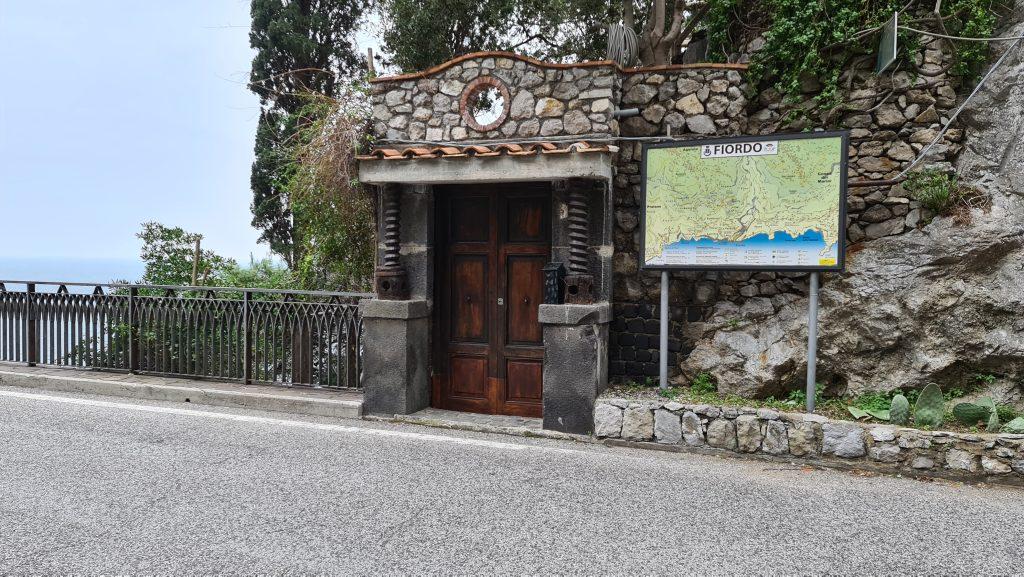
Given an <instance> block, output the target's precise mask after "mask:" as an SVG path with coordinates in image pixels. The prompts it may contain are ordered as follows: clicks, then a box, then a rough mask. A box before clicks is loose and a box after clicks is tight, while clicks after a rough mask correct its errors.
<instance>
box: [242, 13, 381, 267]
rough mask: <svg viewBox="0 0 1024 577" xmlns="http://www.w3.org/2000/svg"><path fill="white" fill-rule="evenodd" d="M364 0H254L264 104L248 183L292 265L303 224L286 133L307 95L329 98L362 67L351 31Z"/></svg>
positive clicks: (255, 68)
mask: <svg viewBox="0 0 1024 577" xmlns="http://www.w3.org/2000/svg"><path fill="white" fill-rule="evenodd" d="M365 7H366V3H365V2H364V1H363V0H252V4H251V15H252V28H251V29H250V32H249V43H250V45H251V46H252V47H253V48H254V49H255V50H256V55H255V57H254V58H253V62H252V71H251V75H250V87H251V89H252V90H253V92H255V93H256V94H258V95H259V97H260V103H261V105H262V110H261V112H260V119H259V126H258V127H257V133H256V145H255V152H256V160H255V161H254V162H253V166H252V175H251V180H250V184H251V187H252V192H253V203H252V207H251V208H252V213H253V221H252V224H253V226H254V227H256V228H258V229H259V230H260V231H261V235H260V241H261V242H266V243H268V244H269V245H270V248H271V250H273V251H274V252H275V253H277V254H279V255H281V257H282V258H284V260H285V261H286V262H287V263H288V265H289V266H290V267H292V268H295V267H296V266H297V265H298V263H299V261H300V260H301V252H302V249H301V247H302V238H301V237H302V231H301V224H300V223H297V222H296V219H295V217H294V214H293V212H292V209H291V202H290V200H291V199H290V198H289V197H288V191H287V187H286V186H284V183H285V180H286V178H287V175H286V173H287V171H288V163H289V160H290V157H291V154H290V151H289V140H290V139H291V138H292V137H293V135H294V133H295V130H296V126H299V125H300V124H302V119H301V118H297V117H296V115H297V114H298V113H299V111H300V110H301V109H302V107H303V105H304V100H303V94H308V93H314V94H320V95H324V96H328V97H331V96H333V95H334V94H335V92H336V90H337V86H338V85H339V83H342V82H346V81H347V79H349V78H351V77H352V76H354V75H355V74H356V73H358V71H359V70H360V68H361V66H360V59H359V57H358V55H357V54H356V52H355V47H354V44H353V38H354V35H355V31H356V29H357V28H358V25H359V21H360V18H361V17H362V15H363V13H364V9H365Z"/></svg>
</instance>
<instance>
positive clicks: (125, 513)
mask: <svg viewBox="0 0 1024 577" xmlns="http://www.w3.org/2000/svg"><path fill="white" fill-rule="evenodd" d="M23 573H32V574H54V573H65V574H66V573H83V574H97V573H105V574H139V573H148V574H153V573H160V574H186V573H187V574H205V573H231V574H255V573H262V574H282V573H288V574H296V573H325V574H375V575H376V574H396V573H398V574H669V573H672V574H680V573H701V574H717V573H732V574H736V573H743V574H751V573H757V574H823V573H829V574H873V575H879V574H894V573H898V574H929V575H959V574H985V575H1007V574H1022V573H1024V491H1019V490H1015V489H1008V488H992V487H975V486H966V485H960V484H953V483H945V482H942V483H939V482H922V481H915V480H911V479H899V478H888V477H866V476H858V475H854V474H849V473H842V472H834V471H818V470H812V469H806V468H801V467H796V466H788V465H785V464H769V463H763V462H755V461H743V460H734V459H724V458H716V457H705V456H697V455H687V454H674V453H661V452H654V451H643V450H630V449H621V448H607V447H603V446H599V445H589V444H583V443H570V442H560V441H548V440H538V439H520V438H514V437H505V436H492V435H484V434H473V433H463V432H454V431H441V430H435V429H427V428H420V427H416V426H396V425H386V424H378V423H366V422H358V421H327V420H317V419H301V418H296V417H291V416H282V415H280V414H271V413H256V412H251V411H233V410H224V409H209V408H202V407H196V406H190V405H169V404H161V403H134V402H130V401H128V402H126V401H123V400H114V399H103V398H98V397H89V396H50V395H40V394H37V393H30V392H25V391H21V390H17V389H11V388H4V387H0V574H4V575H8V574H23Z"/></svg>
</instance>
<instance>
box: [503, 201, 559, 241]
mask: <svg viewBox="0 0 1024 577" xmlns="http://www.w3.org/2000/svg"><path fill="white" fill-rule="evenodd" d="M550 213H551V210H550V200H549V197H548V196H547V195H531V196H513V197H509V198H508V199H507V205H506V219H505V242H511V243H519V242H529V243H546V242H548V239H549V238H551V224H550V223H549V222H548V220H549V219H548V215H549V214H550Z"/></svg>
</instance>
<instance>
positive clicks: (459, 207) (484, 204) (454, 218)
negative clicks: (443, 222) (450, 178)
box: [448, 194, 491, 243]
mask: <svg viewBox="0 0 1024 577" xmlns="http://www.w3.org/2000/svg"><path fill="white" fill-rule="evenodd" d="M450 214H451V218H450V219H449V220H448V231H449V232H448V240H449V242H453V243H456V242H489V241H490V238H491V230H490V229H491V197H490V196H489V195H483V196H480V195H479V194H473V195H465V196H464V195H459V196H452V197H451V209H450Z"/></svg>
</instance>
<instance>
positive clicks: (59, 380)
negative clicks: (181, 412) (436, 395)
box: [0, 371, 363, 419]
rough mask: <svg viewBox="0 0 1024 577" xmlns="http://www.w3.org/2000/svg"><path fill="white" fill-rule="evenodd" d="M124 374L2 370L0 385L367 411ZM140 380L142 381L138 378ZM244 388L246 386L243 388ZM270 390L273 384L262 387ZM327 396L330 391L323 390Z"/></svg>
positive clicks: (322, 411)
mask: <svg viewBox="0 0 1024 577" xmlns="http://www.w3.org/2000/svg"><path fill="white" fill-rule="evenodd" d="M118 376H123V377H124V380H107V379H91V378H88V377H82V376H79V375H77V374H75V373H72V372H68V374H67V375H54V374H46V375H43V374H35V373H19V372H14V371H0V385H6V386H11V387H22V388H26V389H37V390H44V391H57V392H65V393H88V394H94V395H105V396H110V397H123V398H129V399H140V400H148V401H172V402H178V403H197V404H200V405H210V406H215V407H236V408H242V409H256V410H260V411H275V412H281V413H293V414H300V415H316V416H320V417H335V418H340V419H359V418H361V417H362V413H363V403H362V401H356V400H349V399H330V398H325V397H323V396H312V395H310V396H303V395H301V394H288V393H286V392H282V393H276V392H256V391H255V390H253V389H254V388H255V387H258V385H233V384H227V383H225V384H221V383H217V384H216V385H214V384H212V383H211V384H210V385H209V386H206V384H205V383H202V384H200V383H199V382H197V386H195V387H186V386H179V385H169V384H160V383H157V382H140V381H150V380H151V381H158V380H159V378H158V377H137V376H136V375H118ZM134 379H138V380H134ZM243 387H244V388H245V389H244V390H243ZM260 388H261V389H263V390H264V391H266V390H267V389H268V388H269V387H260ZM323 394H324V395H327V394H329V393H323Z"/></svg>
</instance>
